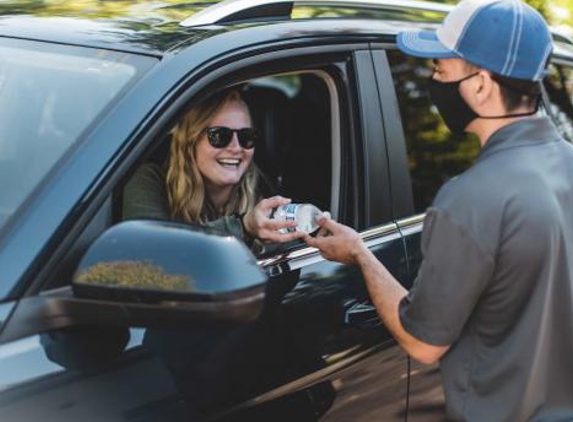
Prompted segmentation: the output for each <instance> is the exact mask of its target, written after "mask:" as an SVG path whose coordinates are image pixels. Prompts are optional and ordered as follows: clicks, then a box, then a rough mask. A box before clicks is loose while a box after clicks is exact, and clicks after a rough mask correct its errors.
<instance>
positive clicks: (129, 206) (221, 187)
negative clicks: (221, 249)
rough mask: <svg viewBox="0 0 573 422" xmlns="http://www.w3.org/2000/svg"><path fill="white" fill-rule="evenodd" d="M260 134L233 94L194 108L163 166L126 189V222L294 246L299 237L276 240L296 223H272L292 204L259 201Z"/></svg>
mask: <svg viewBox="0 0 573 422" xmlns="http://www.w3.org/2000/svg"><path fill="white" fill-rule="evenodd" d="M255 142H256V132H255V129H254V128H253V127H252V119H251V115H250V112H249V108H248V106H247V104H246V103H245V102H244V101H243V99H242V98H241V96H240V94H239V92H238V91H236V90H227V91H223V92H221V93H217V94H215V95H213V96H212V97H210V98H209V99H207V100H206V101H204V102H203V103H201V104H200V105H198V106H196V107H194V108H193V109H191V110H190V111H189V112H188V113H187V115H186V116H185V117H184V118H183V119H182V120H181V122H180V123H179V124H178V125H177V126H176V127H175V128H174V129H173V130H172V139H171V148H170V152H169V157H168V160H167V163H166V165H165V166H164V167H162V166H159V165H157V164H151V163H150V164H145V165H144V166H142V167H141V168H140V169H139V170H138V171H137V172H136V173H135V175H134V176H133V178H132V179H131V180H130V181H129V183H128V184H127V185H126V187H125V190H124V195H123V218H124V219H128V218H157V219H163V220H173V221H180V222H185V223H192V224H196V225H201V226H205V227H209V228H211V229H214V230H215V231H217V232H221V233H222V234H228V235H233V236H235V237H238V238H240V239H243V240H245V241H246V243H247V244H249V245H250V243H251V241H252V240H253V239H259V240H261V241H264V242H280V243H282V242H289V241H292V240H295V239H297V238H300V237H301V233H299V232H294V233H288V234H284V233H279V232H277V230H278V229H281V228H284V227H294V226H295V224H294V223H292V222H277V221H273V220H271V219H269V215H270V214H271V211H272V209H273V208H276V207H278V206H280V205H283V204H287V203H288V202H290V200H289V199H286V198H283V197H280V196H275V197H272V198H268V199H262V195H261V191H262V189H261V182H262V179H263V178H262V177H261V174H260V172H259V170H258V169H257V166H256V165H255V163H254V162H253V155H254V150H255Z"/></svg>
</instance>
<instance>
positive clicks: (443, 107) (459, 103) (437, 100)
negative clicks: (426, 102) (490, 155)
mask: <svg viewBox="0 0 573 422" xmlns="http://www.w3.org/2000/svg"><path fill="white" fill-rule="evenodd" d="M477 74H478V73H477V72H476V73H472V74H471V75H469V76H466V77H465V78H462V79H460V80H458V81H454V82H440V81H437V80H435V79H433V78H431V79H430V80H429V83H428V91H429V92H430V97H431V99H432V102H433V103H434V104H435V105H436V107H437V108H438V111H439V112H440V115H441V116H442V118H443V119H444V122H445V123H446V126H448V129H450V131H451V132H452V133H454V134H456V135H461V134H463V133H464V132H465V129H466V128H467V127H468V125H469V124H470V123H471V122H473V121H474V120H475V119H477V118H478V117H479V118H482V119H505V118H507V117H523V116H531V115H533V114H535V113H537V109H538V107H539V101H537V105H536V107H535V110H533V111H532V112H529V113H519V114H506V115H503V116H480V115H478V114H477V113H476V112H475V111H473V110H472V109H471V107H470V106H469V105H468V104H467V103H466V102H465V100H464V99H463V98H462V95H461V94H460V84H461V83H462V82H463V81H465V80H467V79H470V78H473V77H474V76H476V75H477Z"/></svg>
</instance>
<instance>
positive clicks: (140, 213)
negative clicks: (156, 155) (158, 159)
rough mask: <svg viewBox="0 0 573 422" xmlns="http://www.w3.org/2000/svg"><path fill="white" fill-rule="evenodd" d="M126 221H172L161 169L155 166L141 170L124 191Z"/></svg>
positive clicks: (124, 215)
mask: <svg viewBox="0 0 573 422" xmlns="http://www.w3.org/2000/svg"><path fill="white" fill-rule="evenodd" d="M122 216H123V219H124V220H127V219H131V218H156V219H160V220H170V219H171V218H170V215H169V202H168V200H167V190H166V187H165V181H164V180H163V177H162V172H161V169H160V168H159V167H158V166H157V165H154V164H146V165H144V166H142V167H141V168H139V169H138V170H137V171H136V172H135V174H134V175H133V177H132V178H131V180H130V181H129V182H128V183H127V185H126V186H125V188H124V190H123V209H122Z"/></svg>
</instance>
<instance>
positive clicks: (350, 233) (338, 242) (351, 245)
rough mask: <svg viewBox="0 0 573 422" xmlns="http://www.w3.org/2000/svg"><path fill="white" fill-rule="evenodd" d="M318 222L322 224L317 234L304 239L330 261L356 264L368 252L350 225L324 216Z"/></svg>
mask: <svg viewBox="0 0 573 422" xmlns="http://www.w3.org/2000/svg"><path fill="white" fill-rule="evenodd" d="M317 223H318V225H319V226H320V230H319V232H318V234H317V236H316V237H314V238H313V237H311V236H309V235H306V236H305V237H304V241H305V242H306V243H307V244H308V245H309V246H312V247H314V248H317V249H319V250H320V253H321V254H322V256H324V257H325V258H326V259H328V260H329V261H338V262H341V263H343V264H346V265H356V264H357V263H358V258H359V257H360V255H361V254H364V253H366V252H368V249H367V248H366V246H365V245H364V243H363V242H362V239H360V236H359V235H358V233H356V232H355V231H354V230H352V229H351V228H350V227H348V226H345V225H344V224H340V223H337V222H336V221H334V220H331V219H330V218H326V217H324V216H323V217H319V218H317Z"/></svg>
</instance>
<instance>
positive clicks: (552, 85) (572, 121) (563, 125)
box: [545, 65, 573, 142]
mask: <svg viewBox="0 0 573 422" xmlns="http://www.w3.org/2000/svg"><path fill="white" fill-rule="evenodd" d="M545 88H546V89H547V94H548V95H549V100H550V101H551V111H552V113H553V116H554V117H555V123H556V124H557V127H558V129H559V130H560V132H561V134H562V135H563V136H564V137H565V139H567V140H568V141H569V142H573V69H572V68H571V67H568V66H563V65H551V66H550V67H549V77H548V78H546V79H545Z"/></svg>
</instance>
